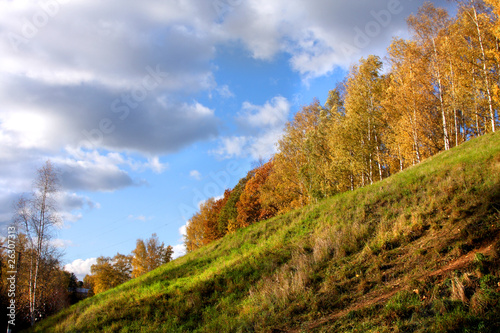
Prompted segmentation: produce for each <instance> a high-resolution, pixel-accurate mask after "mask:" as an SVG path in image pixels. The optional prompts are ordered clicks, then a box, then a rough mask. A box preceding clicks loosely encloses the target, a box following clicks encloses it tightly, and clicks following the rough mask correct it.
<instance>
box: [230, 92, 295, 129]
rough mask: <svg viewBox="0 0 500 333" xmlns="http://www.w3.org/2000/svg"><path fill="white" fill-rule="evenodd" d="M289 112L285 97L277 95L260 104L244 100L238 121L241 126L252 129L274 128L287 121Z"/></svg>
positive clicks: (288, 104)
mask: <svg viewBox="0 0 500 333" xmlns="http://www.w3.org/2000/svg"><path fill="white" fill-rule="evenodd" d="M289 113H290V103H289V102H288V100H287V99H286V98H285V97H282V96H277V97H274V98H273V99H272V100H271V101H268V102H266V103H265V104H264V105H262V106H260V105H254V104H252V103H250V102H244V103H243V106H242V111H241V114H240V115H239V121H240V124H241V126H250V127H252V128H254V129H259V128H262V127H268V128H269V127H270V128H276V127H281V126H283V125H284V124H285V123H286V122H287V120H288V115H289Z"/></svg>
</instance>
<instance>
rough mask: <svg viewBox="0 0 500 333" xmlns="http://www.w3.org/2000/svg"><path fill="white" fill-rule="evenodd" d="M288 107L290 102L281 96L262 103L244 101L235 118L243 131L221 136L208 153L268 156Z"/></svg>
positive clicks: (281, 129)
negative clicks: (215, 145) (239, 134)
mask: <svg viewBox="0 0 500 333" xmlns="http://www.w3.org/2000/svg"><path fill="white" fill-rule="evenodd" d="M290 108H291V104H290V102H289V101H288V100H287V99H286V98H284V97H282V96H276V97H274V98H273V99H272V100H271V101H268V102H266V103H265V104H264V105H254V104H252V103H250V102H244V103H243V105H242V108H241V112H240V113H239V114H238V116H237V117H236V122H237V123H238V124H239V127H240V130H241V132H243V133H245V134H246V135H244V136H229V137H222V138H221V139H220V140H219V147H218V148H217V149H215V150H213V151H212V153H213V154H215V155H217V156H219V157H222V158H234V157H247V156H251V157H252V158H253V159H261V158H264V159H266V158H270V157H271V156H272V155H273V154H274V153H275V152H276V143H277V142H278V140H279V139H280V138H281V136H282V134H283V129H284V126H285V124H286V122H287V121H288V117H289V115H290Z"/></svg>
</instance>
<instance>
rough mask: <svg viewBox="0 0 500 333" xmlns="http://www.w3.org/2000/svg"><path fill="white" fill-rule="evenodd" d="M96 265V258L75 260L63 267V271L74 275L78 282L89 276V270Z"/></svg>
mask: <svg viewBox="0 0 500 333" xmlns="http://www.w3.org/2000/svg"><path fill="white" fill-rule="evenodd" d="M96 263H97V258H88V259H85V260H83V259H76V260H74V261H73V262H72V263H70V264H67V265H65V266H64V270H65V271H68V272H70V273H74V274H75V275H76V277H77V278H78V280H80V281H83V278H84V277H85V275H88V274H90V268H91V266H92V265H94V264H96Z"/></svg>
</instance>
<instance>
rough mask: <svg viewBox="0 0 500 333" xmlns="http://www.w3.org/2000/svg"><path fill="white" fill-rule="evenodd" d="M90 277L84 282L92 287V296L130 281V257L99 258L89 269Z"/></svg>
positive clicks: (119, 255) (117, 255)
mask: <svg viewBox="0 0 500 333" xmlns="http://www.w3.org/2000/svg"><path fill="white" fill-rule="evenodd" d="M90 272H91V275H90V276H86V277H85V279H84V280H85V282H86V283H88V284H90V285H91V286H92V291H93V293H94V294H99V293H102V292H104V291H106V290H108V289H111V288H114V287H116V286H119V285H120V284H122V283H124V282H127V281H128V280H130V277H131V273H132V257H131V256H126V255H123V254H120V253H117V254H116V255H115V256H114V257H113V258H110V257H104V256H101V257H99V258H97V262H96V263H95V264H94V265H92V266H91V267H90Z"/></svg>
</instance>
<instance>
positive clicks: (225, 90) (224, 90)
mask: <svg viewBox="0 0 500 333" xmlns="http://www.w3.org/2000/svg"><path fill="white" fill-rule="evenodd" d="M217 92H218V93H219V95H220V96H221V97H222V98H231V97H234V94H233V92H232V91H231V90H230V89H229V86H228V85H226V84H225V85H223V86H221V87H218V88H217Z"/></svg>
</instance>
